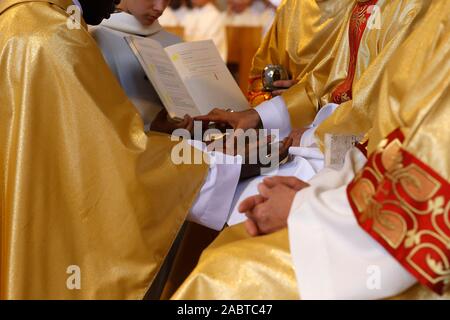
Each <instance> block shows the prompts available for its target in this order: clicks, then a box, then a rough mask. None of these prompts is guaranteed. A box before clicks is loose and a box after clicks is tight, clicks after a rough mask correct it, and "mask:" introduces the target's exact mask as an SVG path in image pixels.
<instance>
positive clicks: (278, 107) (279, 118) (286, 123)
mask: <svg viewBox="0 0 450 320" xmlns="http://www.w3.org/2000/svg"><path fill="white" fill-rule="evenodd" d="M255 110H256V112H258V114H259V117H260V118H261V121H262V123H263V126H264V129H268V130H280V134H279V135H277V134H276V132H271V134H275V135H277V136H278V139H279V140H282V139H284V138H286V137H287V136H289V134H290V133H291V131H292V130H291V117H290V116H289V112H288V110H287V106H286V103H285V102H284V100H283V98H282V97H281V96H278V97H275V98H272V99H270V100H268V101H265V102H263V103H261V104H260V105H259V106H257V107H256V108H255Z"/></svg>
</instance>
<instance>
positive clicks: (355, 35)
mask: <svg viewBox="0 0 450 320" xmlns="http://www.w3.org/2000/svg"><path fill="white" fill-rule="evenodd" d="M377 2H378V0H370V1H367V2H358V3H357V4H356V6H355V8H354V9H353V12H352V16H351V18H350V25H349V29H348V40H349V46H350V61H349V64H348V70H347V77H346V78H345V80H344V81H343V82H342V83H341V84H340V85H338V86H337V87H336V88H335V89H334V90H333V92H332V94H331V100H332V101H333V102H334V103H337V104H341V103H344V102H345V101H349V100H351V99H352V87H353V80H354V78H355V72H356V63H357V61H358V51H359V46H360V44H361V39H362V37H363V34H364V31H365V30H366V27H367V22H368V20H369V17H370V15H371V10H369V8H371V7H372V6H374V5H375V4H377Z"/></svg>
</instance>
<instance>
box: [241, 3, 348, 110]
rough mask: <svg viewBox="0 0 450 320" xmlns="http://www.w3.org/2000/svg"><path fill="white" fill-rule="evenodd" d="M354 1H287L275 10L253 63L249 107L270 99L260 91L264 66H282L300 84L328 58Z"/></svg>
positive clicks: (265, 93)
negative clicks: (301, 80)
mask: <svg viewBox="0 0 450 320" xmlns="http://www.w3.org/2000/svg"><path fill="white" fill-rule="evenodd" d="M354 1H355V0H318V1H317V0H288V1H284V2H283V3H282V4H281V5H280V6H279V7H278V9H277V14H276V16H275V20H274V22H273V24H272V27H271V29H270V31H269V32H268V34H267V35H266V37H265V38H264V40H263V42H262V44H261V46H260V48H259V49H258V51H257V53H256V55H255V57H254V59H253V65H252V70H251V71H250V79H249V80H250V87H249V95H248V96H249V100H250V102H251V104H252V106H257V105H258V104H260V103H261V102H263V101H264V100H267V99H270V98H271V95H270V93H268V92H263V91H262V90H263V88H262V81H261V73H262V71H263V69H264V67H265V66H267V65H269V64H278V65H282V66H284V67H285V68H286V70H287V71H288V73H289V75H290V77H291V79H298V80H300V79H301V78H302V77H303V76H304V75H305V74H306V73H308V72H309V71H311V70H312V68H313V67H314V66H316V65H317V63H318V62H319V61H321V60H323V59H325V57H327V56H328V55H329V54H330V50H331V48H332V46H333V43H334V41H335V40H336V37H337V35H338V34H339V27H340V25H341V24H342V23H343V22H344V16H345V14H346V12H347V8H348V7H349V6H351V5H353V3H354ZM328 71H329V70H328Z"/></svg>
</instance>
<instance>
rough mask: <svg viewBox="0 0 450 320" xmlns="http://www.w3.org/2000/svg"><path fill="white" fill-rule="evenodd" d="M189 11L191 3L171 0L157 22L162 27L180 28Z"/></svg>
mask: <svg viewBox="0 0 450 320" xmlns="http://www.w3.org/2000/svg"><path fill="white" fill-rule="evenodd" d="M191 9H192V3H191V1H190V0H172V1H170V3H169V7H167V9H166V10H165V11H164V13H163V14H162V15H161V17H160V18H159V19H158V21H159V23H160V24H161V25H162V26H163V27H177V26H182V25H183V20H184V18H185V16H186V14H187V13H188V12H189V11H190V10H191Z"/></svg>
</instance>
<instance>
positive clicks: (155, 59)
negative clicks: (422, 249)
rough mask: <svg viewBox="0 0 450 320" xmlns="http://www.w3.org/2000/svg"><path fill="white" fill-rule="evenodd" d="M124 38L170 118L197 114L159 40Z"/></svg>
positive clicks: (194, 105)
mask: <svg viewBox="0 0 450 320" xmlns="http://www.w3.org/2000/svg"><path fill="white" fill-rule="evenodd" d="M125 39H126V40H127V42H128V44H129V45H130V47H131V49H132V50H133V51H134V54H135V55H136V57H137V58H138V60H139V62H140V64H141V65H142V67H143V68H144V71H145V74H146V75H147V77H148V78H149V79H150V81H151V83H152V84H153V86H154V87H155V90H156V91H157V92H158V95H159V97H160V98H161V101H162V102H163V104H164V106H165V108H166V110H167V112H168V113H169V115H170V116H171V117H172V118H175V117H177V118H183V117H184V115H185V114H189V115H191V116H196V115H199V114H200V112H199V110H198V109H197V108H196V104H195V102H194V101H193V99H192V97H191V95H190V94H189V92H188V90H187V89H186V87H185V86H184V83H183V81H182V80H181V78H180V76H179V75H178V72H177V70H176V69H175V67H174V65H173V64H172V62H171V61H170V58H169V56H168V55H167V53H166V52H165V51H164V48H163V47H162V46H161V45H160V44H159V42H157V41H155V40H152V39H149V38H142V37H135V36H130V37H125Z"/></svg>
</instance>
